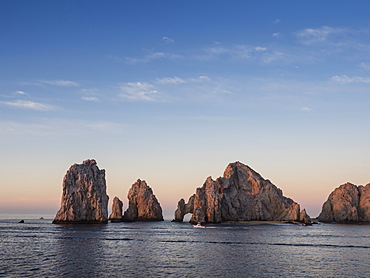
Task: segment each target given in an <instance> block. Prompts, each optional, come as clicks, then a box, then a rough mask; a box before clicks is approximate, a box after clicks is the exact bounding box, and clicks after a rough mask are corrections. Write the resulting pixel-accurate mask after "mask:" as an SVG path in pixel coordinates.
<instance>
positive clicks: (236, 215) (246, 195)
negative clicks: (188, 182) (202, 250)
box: [174, 162, 311, 224]
mask: <svg viewBox="0 0 370 278" xmlns="http://www.w3.org/2000/svg"><path fill="white" fill-rule="evenodd" d="M192 201H193V207H192V208H189V206H191V202H192ZM187 212H192V216H191V219H190V222H191V223H198V222H201V223H220V222H224V221H253V220H256V221H297V222H302V223H305V224H308V223H309V222H310V221H311V220H310V218H309V216H308V215H307V214H306V211H303V212H302V213H301V212H300V206H299V204H297V203H296V202H294V201H293V200H292V199H290V198H287V197H284V196H283V193H282V191H281V190H280V189H279V188H277V187H276V186H275V185H274V184H272V183H271V182H270V181H269V180H265V179H264V178H262V176H261V175H260V174H258V173H257V172H255V171H254V170H253V169H251V168H250V167H248V166H247V165H244V164H243V163H240V162H235V163H230V164H229V165H228V166H227V167H226V170H225V172H224V175H223V177H220V178H218V179H216V180H213V179H212V178H211V177H208V178H207V179H206V181H205V183H204V184H203V186H202V187H200V188H197V189H196V193H195V196H194V200H192V198H191V199H189V202H188V204H185V203H184V201H181V200H180V202H179V203H178V208H177V210H176V212H175V219H174V221H178V222H182V221H183V216H184V215H185V214H186V213H187Z"/></svg>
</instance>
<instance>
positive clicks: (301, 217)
mask: <svg viewBox="0 0 370 278" xmlns="http://www.w3.org/2000/svg"><path fill="white" fill-rule="evenodd" d="M299 222H302V223H303V224H306V225H310V224H311V218H310V217H309V216H308V214H307V212H306V210H305V209H303V210H301V213H300V214H299Z"/></svg>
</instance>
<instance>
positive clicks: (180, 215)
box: [173, 194, 195, 222]
mask: <svg viewBox="0 0 370 278" xmlns="http://www.w3.org/2000/svg"><path fill="white" fill-rule="evenodd" d="M194 198H195V194H193V195H192V196H190V198H189V200H188V203H185V200H184V199H181V200H180V201H179V202H178V203H177V209H176V211H175V219H174V220H173V221H174V222H183V221H184V216H185V214H188V213H193V212H194Z"/></svg>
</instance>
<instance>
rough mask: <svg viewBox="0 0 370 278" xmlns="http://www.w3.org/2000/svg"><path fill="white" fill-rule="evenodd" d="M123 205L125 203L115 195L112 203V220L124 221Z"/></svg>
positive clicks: (110, 218) (110, 217)
mask: <svg viewBox="0 0 370 278" xmlns="http://www.w3.org/2000/svg"><path fill="white" fill-rule="evenodd" d="M122 207H123V203H122V201H121V200H120V199H119V198H118V197H114V199H113V203H112V213H111V215H110V216H109V220H110V221H111V222H121V221H122Z"/></svg>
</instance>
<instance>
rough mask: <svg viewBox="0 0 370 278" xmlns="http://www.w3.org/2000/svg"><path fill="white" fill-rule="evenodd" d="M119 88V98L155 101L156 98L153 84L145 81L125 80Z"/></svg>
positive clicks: (156, 94) (156, 93)
mask: <svg viewBox="0 0 370 278" xmlns="http://www.w3.org/2000/svg"><path fill="white" fill-rule="evenodd" d="M120 90H121V92H122V93H120V94H119V96H120V97H121V98H126V99H131V100H140V101H155V100H157V98H158V91H157V90H156V88H155V86H154V85H152V84H150V83H146V82H127V83H124V84H122V85H121V86H120Z"/></svg>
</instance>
